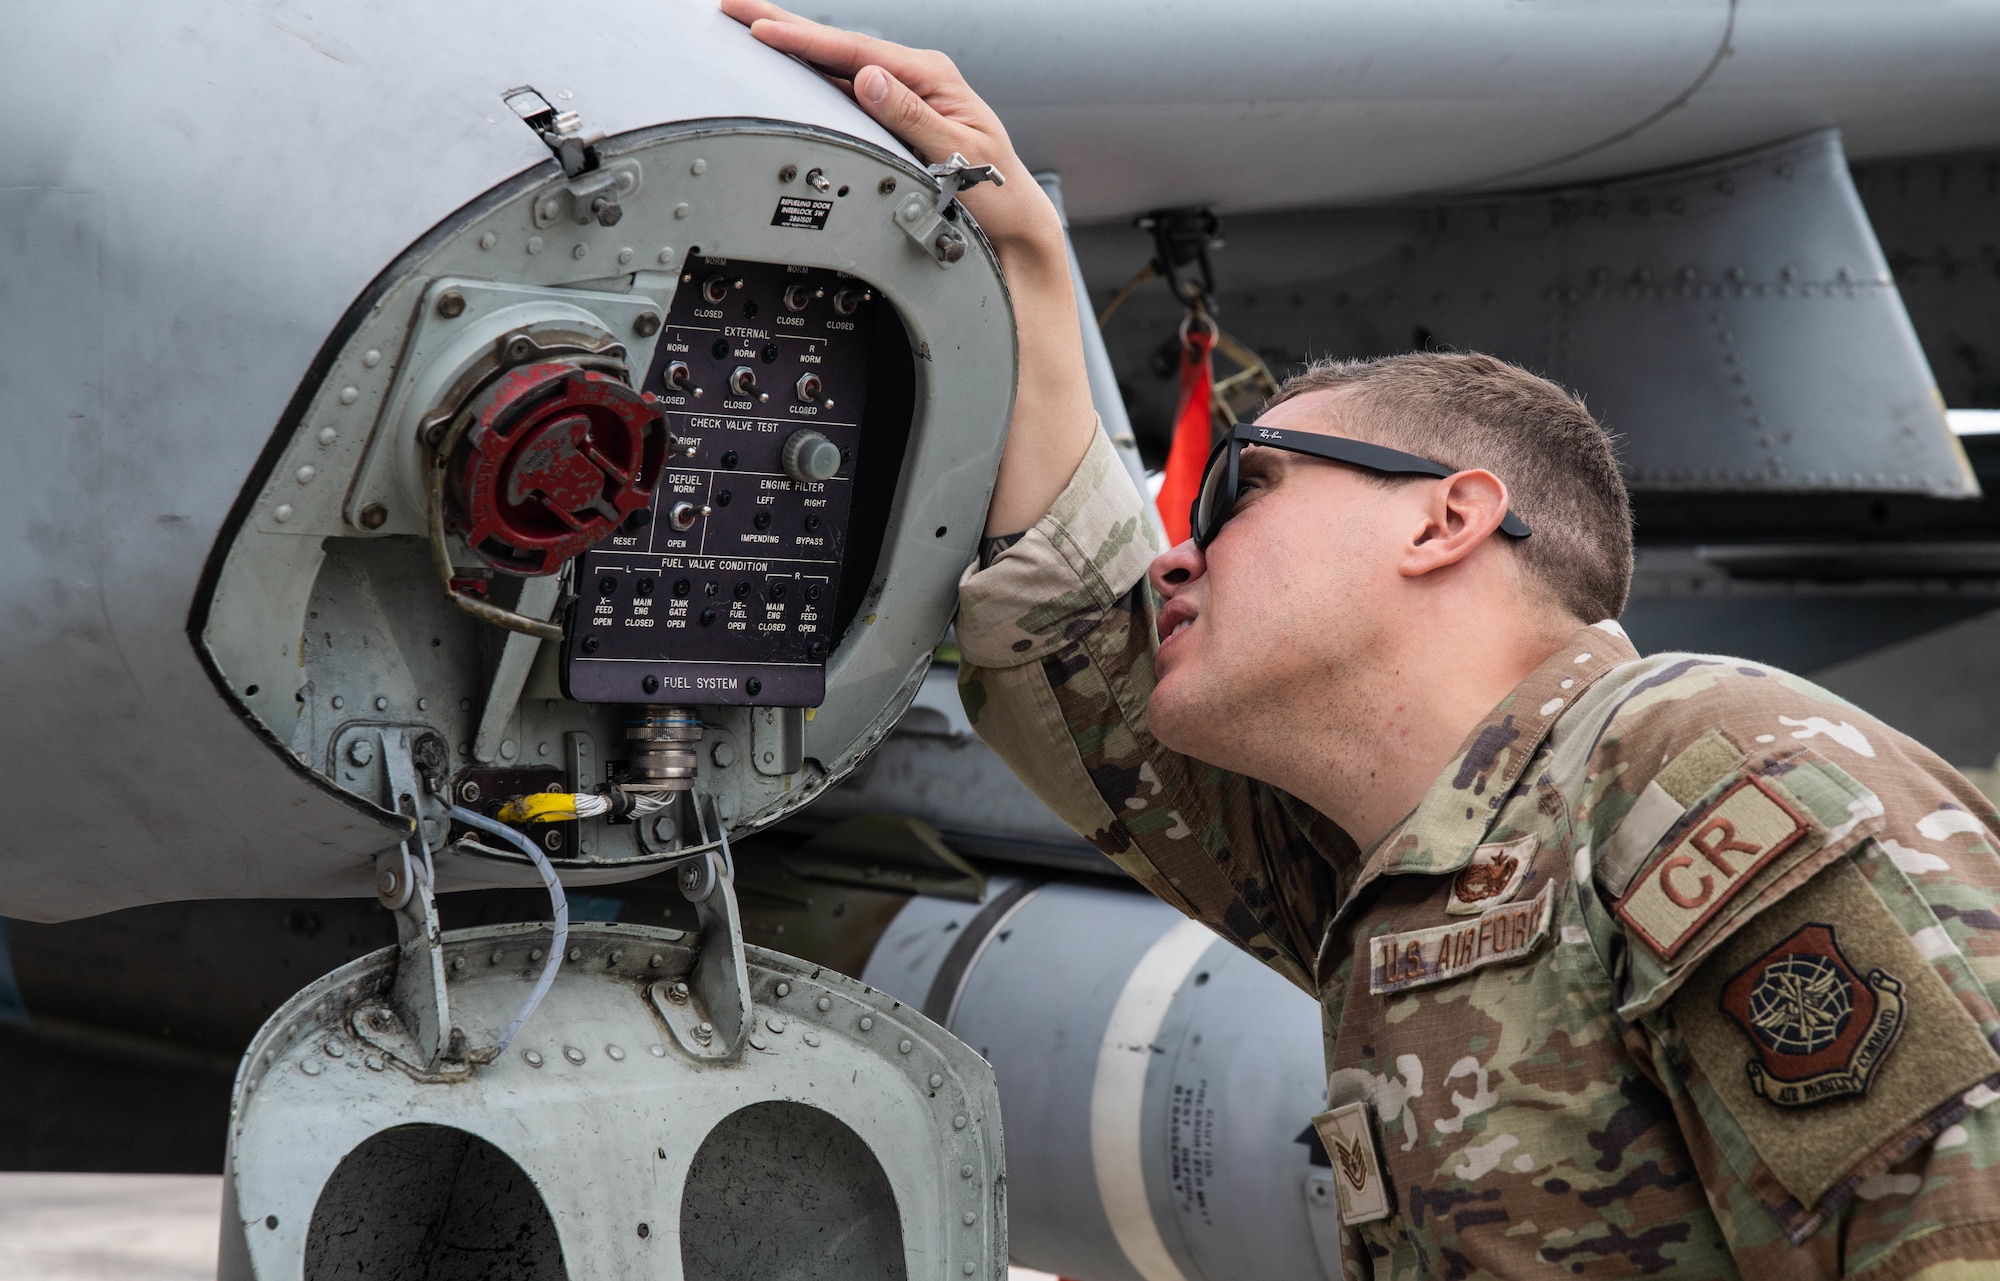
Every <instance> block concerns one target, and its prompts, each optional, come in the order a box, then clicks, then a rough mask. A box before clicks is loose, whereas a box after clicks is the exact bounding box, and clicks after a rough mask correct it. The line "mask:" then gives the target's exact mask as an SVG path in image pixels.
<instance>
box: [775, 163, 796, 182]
mask: <svg viewBox="0 0 2000 1281" xmlns="http://www.w3.org/2000/svg"><path fill="white" fill-rule="evenodd" d="M798 176H799V167H798V166H797V165H786V166H785V167H784V168H783V169H780V170H778V181H779V182H790V181H792V179H794V178H796V177H798Z"/></svg>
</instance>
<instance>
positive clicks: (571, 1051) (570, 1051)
mask: <svg viewBox="0 0 2000 1281" xmlns="http://www.w3.org/2000/svg"><path fill="white" fill-rule="evenodd" d="M563 1057H564V1058H566V1059H568V1060H569V1061H570V1062H572V1063H581V1062H583V1051H582V1050H579V1049H577V1048H576V1047H575V1046H574V1045H565V1046H563Z"/></svg>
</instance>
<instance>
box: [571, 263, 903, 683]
mask: <svg viewBox="0 0 2000 1281" xmlns="http://www.w3.org/2000/svg"><path fill="white" fill-rule="evenodd" d="M878 305H880V304H879V303H878V302H877V300H876V299H875V297H874V295H873V293H872V291H871V290H870V289H869V288H868V286H867V285H865V284H864V283H862V282H861V281H858V280H855V279H853V278H852V277H850V276H846V275H843V274H841V273H839V272H835V271H827V270H822V269H818V268H803V267H791V266H786V265H784V264H781V263H759V262H743V261H740V260H734V259H726V258H696V257H690V258H689V259H688V261H687V264H686V265H685V266H684V267H683V269H682V274H681V283H680V287H679V289H678V290H677V291H676V292H675V294H674V303H673V307H672V309H671V310H670V311H669V313H668V316H667V320H666V325H665V328H664V329H663V330H662V332H661V335H660V341H659V346H658V347H657V348H656V349H655V352H654V357H653V366H652V368H651V369H650V370H649V371H648V372H647V374H646V382H645V387H644V390H645V391H647V392H649V393H651V394H652V395H654V396H656V397H658V399H659V402H660V405H661V407H662V408H663V409H664V410H665V411H666V418H667V426H668V428H669V429H670V430H671V431H672V433H673V436H674V438H675V441H676V444H675V447H674V451H673V453H672V454H671V455H670V456H669V458H668V460H667V463H666V466H665V467H664V468H663V469H662V472H661V476H660V483H659V487H658V489H657V490H656V491H655V494H654V499H653V506H652V508H651V510H650V513H649V515H650V519H649V520H645V521H644V523H643V524H642V523H639V522H637V521H628V522H627V523H626V525H625V526H624V527H623V528H621V529H620V530H619V531H618V532H617V533H615V534H613V535H612V536H611V537H609V538H607V539H605V540H604V541H603V542H601V543H599V544H598V545H597V546H596V547H594V548H592V549H591V550H590V551H588V552H585V553H584V554H583V556H582V557H580V558H579V559H578V562H577V577H576V593H577V600H576V605H575V607H574V610H573V612H572V614H571V616H570V619H569V626H568V634H567V637H566V639H565V643H564V648H563V685H564V688H565V689H566V690H567V691H568V692H569V695H570V697H571V698H574V699H577V700H579V701H582V702H588V703H682V702H686V703H697V704H700V703H711V704H714V703H723V704H730V703H754V704H759V705H763V706H773V707H816V706H818V705H819V704H820V702H821V701H822V700H823V699H824V698H825V697H826V657H827V654H828V652H829V651H830V650H831V649H832V647H833V642H834V640H835V637H834V636H833V626H832V625H833V610H834V602H835V600H836V599H837V598H838V595H839V591H840V570H841V559H842V556H843V554H844V553H845V551H846V542H847V526H848V513H849V506H850V501H851V499H852V496H853V488H854V484H853V481H854V474H855V473H854V468H855V465H856V463H857V462H858V461H859V457H860V446H861V429H860V423H861V421H862V412H861V411H862V408H863V405H864V403H865V400H866V396H867V392H868V340H869V326H870V323H871V318H872V316H873V314H874V310H875V308H876V307H877V306H878Z"/></svg>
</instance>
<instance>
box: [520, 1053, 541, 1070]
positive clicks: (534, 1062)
mask: <svg viewBox="0 0 2000 1281" xmlns="http://www.w3.org/2000/svg"><path fill="white" fill-rule="evenodd" d="M521 1057H522V1058H524V1059H526V1060H527V1061H528V1066H529V1067H537V1068H538V1067H540V1066H541V1065H542V1056H541V1054H540V1053H539V1052H538V1051H535V1050H523V1051H521Z"/></svg>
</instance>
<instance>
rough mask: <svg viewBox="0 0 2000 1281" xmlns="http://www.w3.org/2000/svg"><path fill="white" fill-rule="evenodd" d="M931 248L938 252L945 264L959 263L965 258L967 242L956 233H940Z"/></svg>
mask: <svg viewBox="0 0 2000 1281" xmlns="http://www.w3.org/2000/svg"><path fill="white" fill-rule="evenodd" d="M931 248H933V249H935V250H937V256H938V257H939V258H940V259H942V260H944V261H945V262H957V261H958V260H959V259H961V258H963V257H965V241H964V239H963V238H961V237H960V236H959V235H958V234H957V233H955V232H950V231H940V232H939V233H938V237H937V239H936V240H934V241H932V242H931Z"/></svg>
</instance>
